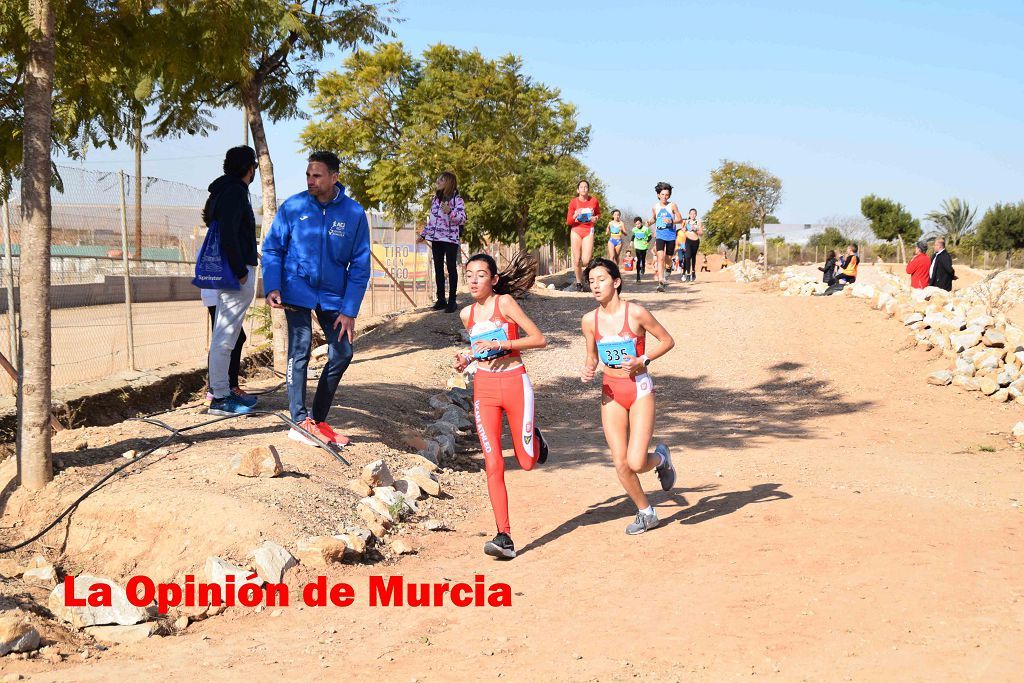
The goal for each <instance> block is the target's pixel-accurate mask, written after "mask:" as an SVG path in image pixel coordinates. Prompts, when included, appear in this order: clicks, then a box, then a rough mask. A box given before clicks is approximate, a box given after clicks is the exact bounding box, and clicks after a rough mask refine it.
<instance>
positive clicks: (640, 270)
mask: <svg viewBox="0 0 1024 683" xmlns="http://www.w3.org/2000/svg"><path fill="white" fill-rule="evenodd" d="M646 272H647V250H646V249H637V250H636V273H637V275H643V274H644V273H646Z"/></svg>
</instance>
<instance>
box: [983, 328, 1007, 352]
mask: <svg viewBox="0 0 1024 683" xmlns="http://www.w3.org/2000/svg"><path fill="white" fill-rule="evenodd" d="M981 343H982V344H984V345H985V346H988V347H991V348H1002V347H1003V346H1005V345H1006V335H1005V334H1004V333H1002V332H1000V331H999V330H987V331H986V332H985V336H983V337H982V338H981Z"/></svg>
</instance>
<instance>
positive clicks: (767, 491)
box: [516, 483, 793, 556]
mask: <svg viewBox="0 0 1024 683" xmlns="http://www.w3.org/2000/svg"><path fill="white" fill-rule="evenodd" d="M780 486H782V485H781V484H774V483H772V484H757V485H755V486H752V487H751V488H750V489H749V490H746V491H725V492H723V493H715V494H712V495H710V496H704V497H703V498H701V499H700V500H699V501H697V504H696V505H693V506H689V503H688V501H687V499H686V497H685V496H684V495H682V494H684V493H705V492H708V491H714V490H715V489H716V488H718V487H717V486H716V485H714V484H704V485H702V486H697V487H695V488H682V489H681V488H677V489H674V490H672V491H669V492H668V493H666V494H661V493H660V492H656V493H650V494H648V497H649V498H650V499H651V504H652V505H653V506H654V507H655V508H658V509H660V510H662V511H664V510H665V509H666V508H670V509H672V508H674V509H675V510H676V511H675V512H673V513H672V514H671V515H669V516H668V517H665V518H662V519H661V524H660V526H668V525H669V524H670V523H673V522H679V523H681V524H700V523H701V522H707V521H710V520H712V519H715V518H717V517H721V516H723V515H728V514H731V513H733V512H736V511H737V510H740V509H741V508H744V507H746V506H747V505H753V504H754V503H768V502H772V501H777V500H788V499H790V498H792V497H793V496H792V495H791V494H789V493H786V492H785V491H780V490H779V487H780ZM634 514H636V508H635V506H634V505H633V501H631V500H630V499H629V497H628V496H627V495H626V494H624V493H622V494H619V495H616V496H612V497H611V498H608V499H606V500H603V501H601V502H600V503H594V504H593V505H591V506H589V507H588V508H587V509H586V510H584V511H583V512H582V513H580V514H578V515H576V516H575V517H573V518H572V519H568V520H566V521H564V522H562V523H561V524H559V525H558V526H557V527H555V528H554V529H552V530H551V531H549V532H547V533H546V534H544V535H543V536H540V537H538V538H535V539H534V540H532V541H530V542H529V543H527V544H526V545H525V546H523V547H522V548H521V549H519V550H518V551H517V552H516V554H517V556H521V555H524V554H525V553H527V552H529V551H531V550H536V549H537V548H540V547H542V546H545V545H547V544H548V543H551V542H552V541H556V540H558V539H559V538H561V537H563V536H565V535H566V534H569V533H570V532H572V531H575V530H576V529H578V528H580V527H585V526H592V525H594V524H603V523H604V522H610V521H614V520H616V519H619V520H622V521H623V523H626V522H628V521H629V520H630V519H631V518H632V517H633V515H634Z"/></svg>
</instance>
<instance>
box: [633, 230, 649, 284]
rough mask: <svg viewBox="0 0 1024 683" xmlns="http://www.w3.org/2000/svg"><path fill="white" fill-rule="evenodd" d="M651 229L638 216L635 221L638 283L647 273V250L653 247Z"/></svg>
mask: <svg viewBox="0 0 1024 683" xmlns="http://www.w3.org/2000/svg"><path fill="white" fill-rule="evenodd" d="M652 237H654V235H652V234H651V229H650V228H649V227H647V226H646V225H644V219H643V218H640V216H637V217H636V218H634V219H633V249H635V250H636V281H637V282H640V276H641V275H643V274H644V273H646V272H647V250H648V249H649V248H650V246H651V238H652Z"/></svg>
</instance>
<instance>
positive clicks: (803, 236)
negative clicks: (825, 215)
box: [750, 223, 826, 244]
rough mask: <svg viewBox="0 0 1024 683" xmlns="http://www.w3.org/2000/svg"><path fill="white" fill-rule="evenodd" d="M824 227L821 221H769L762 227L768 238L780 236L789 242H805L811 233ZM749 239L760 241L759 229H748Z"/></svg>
mask: <svg viewBox="0 0 1024 683" xmlns="http://www.w3.org/2000/svg"><path fill="white" fill-rule="evenodd" d="M825 227H826V226H825V225H824V224H823V223H769V224H768V225H766V226H764V229H765V233H766V235H767V237H768V239H771V238H773V237H782V238H784V239H785V240H786V242H787V243H789V244H807V240H808V239H809V238H810V236H811V235H813V234H814V233H817V232H822V231H823V230H824V229H825ZM750 241H751V242H752V243H753V244H759V243H760V242H761V231H760V230H759V229H757V228H754V229H753V230H751V231H750Z"/></svg>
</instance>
